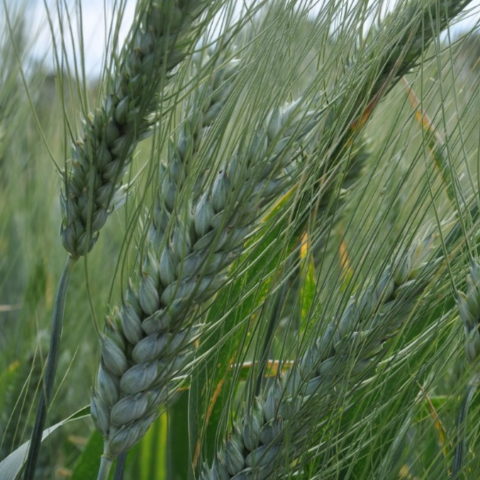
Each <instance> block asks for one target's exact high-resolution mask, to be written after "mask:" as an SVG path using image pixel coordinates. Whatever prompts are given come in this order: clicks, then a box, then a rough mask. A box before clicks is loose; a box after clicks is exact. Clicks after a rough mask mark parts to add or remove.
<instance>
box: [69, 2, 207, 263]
mask: <svg viewBox="0 0 480 480" xmlns="http://www.w3.org/2000/svg"><path fill="white" fill-rule="evenodd" d="M212 3H213V2H212V1H210V0H188V1H184V2H176V1H174V0H168V1H163V2H154V1H150V2H148V5H147V7H146V9H145V11H144V12H143V14H142V15H141V18H140V19H139V23H138V24H135V25H134V27H133V29H132V33H131V39H130V41H129V42H127V44H126V46H125V47H124V49H123V51H122V53H121V55H120V57H119V61H118V63H116V65H117V66H116V68H115V69H114V71H113V73H112V74H111V77H110V78H109V81H108V86H107V92H106V95H105V100H104V102H103V105H102V106H101V107H100V108H99V109H98V110H97V111H96V112H95V114H94V115H92V116H91V117H89V118H87V119H86V120H85V122H84V125H83V134H82V138H81V140H78V141H77V142H75V143H74V145H73V147H72V162H71V163H72V167H71V170H70V171H68V172H65V174H64V181H65V186H64V191H63V192H62V195H61V205H62V215H63V223H62V229H61V236H62V242H63V245H64V247H65V249H66V250H67V251H68V252H69V253H70V255H71V256H72V257H74V258H77V257H79V256H82V255H85V254H86V253H88V252H89V251H90V250H91V249H92V247H93V245H94V244H95V242H96V240H97V238H98V232H99V230H100V229H101V228H102V227H103V225H104V224H105V222H106V221H107V218H108V216H109V214H110V213H111V212H112V211H113V210H114V209H115V208H117V207H118V206H119V205H120V204H121V203H122V202H123V201H124V199H125V195H126V187H125V186H122V185H121V180H122V177H123V175H124V174H125V172H126V170H127V169H128V166H129V164H130V161H131V156H132V153H133V151H134V149H135V147H136V145H137V144H138V142H139V141H140V140H141V139H142V138H144V137H145V136H147V135H148V134H149V131H150V128H151V127H152V124H153V122H154V120H155V117H154V116H152V114H154V113H155V112H156V111H157V109H158V103H159V100H158V98H157V96H156V94H157V92H158V90H159V88H160V86H161V81H162V79H164V77H165V73H168V72H171V71H172V70H173V69H174V67H175V66H177V65H178V64H179V63H180V62H181V61H182V60H183V59H184V58H185V56H186V55H187V53H188V51H189V49H190V48H191V47H192V45H193V44H194V43H195V41H196V40H197V39H198V38H199V32H200V29H199V28H195V27H194V22H195V20H196V19H197V18H198V17H199V15H200V14H201V13H202V11H203V10H204V9H205V8H206V7H207V6H208V5H209V4H212Z"/></svg>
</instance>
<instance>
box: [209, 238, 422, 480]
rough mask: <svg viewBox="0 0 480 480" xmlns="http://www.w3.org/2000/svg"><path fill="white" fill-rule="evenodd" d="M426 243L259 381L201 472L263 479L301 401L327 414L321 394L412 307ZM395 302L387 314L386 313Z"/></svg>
mask: <svg viewBox="0 0 480 480" xmlns="http://www.w3.org/2000/svg"><path fill="white" fill-rule="evenodd" d="M429 248H430V239H427V240H425V241H422V242H419V243H418V244H416V245H415V246H414V248H412V249H411V250H410V251H409V252H407V253H406V254H405V255H403V256H402V257H401V258H400V260H399V261H398V262H397V264H396V265H395V268H392V267H390V268H387V269H386V270H385V271H384V273H383V275H382V276H381V277H380V279H379V280H378V281H377V282H375V283H373V284H371V286H370V287H368V288H367V289H365V290H364V291H363V293H362V294H361V295H355V296H352V297H351V299H350V301H349V303H348V305H347V306H346V308H345V310H344V311H343V313H342V314H341V316H339V318H338V320H337V321H334V322H332V323H331V324H330V325H328V327H327V328H326V329H325V331H324V333H323V334H322V335H321V336H319V337H318V338H317V340H316V341H315V343H314V344H313V346H311V347H310V348H308V349H307V351H306V352H305V353H304V355H303V356H302V357H301V358H300V359H299V360H298V361H297V362H296V365H294V367H293V368H292V370H291V371H290V372H289V373H288V374H287V375H285V376H284V377H281V378H279V379H277V380H276V381H275V382H274V384H273V385H272V384H270V386H269V387H268V388H265V389H264V391H263V392H262V393H261V395H260V396H259V397H258V398H256V399H255V402H254V403H255V404H254V407H253V411H252V410H250V411H249V412H248V413H246V414H245V415H244V416H243V418H241V420H240V422H239V423H238V424H234V426H233V428H232V430H231V431H230V433H229V434H228V437H227V438H228V439H227V440H226V441H224V443H223V445H222V447H221V448H220V449H219V450H218V451H217V453H216V456H215V460H214V462H213V465H212V466H211V467H210V468H209V467H208V466H204V469H203V471H202V473H201V475H200V479H201V480H254V479H255V480H264V479H266V478H270V475H272V474H273V472H274V470H275V469H276V468H277V467H278V466H279V465H281V464H282V462H281V461H279V460H278V459H279V458H281V457H282V456H284V455H288V458H289V459H291V455H292V453H294V452H295V449H296V448H299V445H300V444H301V442H302V436H303V435H302V433H304V432H303V431H302V426H303V427H305V425H306V423H307V422H305V419H303V420H302V418H301V415H302V413H303V412H304V410H302V407H303V405H304V404H305V403H306V402H307V401H308V402H313V403H315V404H316V405H317V406H320V407H319V408H316V410H317V411H319V413H318V415H319V417H325V416H327V415H328V411H322V408H321V407H322V400H325V399H326V398H327V397H328V396H329V395H331V394H332V392H333V391H334V389H333V387H334V386H335V385H336V384H338V381H339V380H340V379H344V380H346V381H347V385H348V384H350V385H351V384H352V383H353V382H355V381H358V379H359V378H360V377H361V376H362V375H364V374H365V373H366V372H368V371H369V370H371V369H373V368H374V366H375V365H376V364H377V363H378V361H379V359H380V352H381V350H382V348H383V344H384V342H385V341H386V339H388V338H390V337H391V336H392V335H394V334H395V332H397V331H398V329H399V328H400V327H401V325H402V323H403V321H404V320H405V318H406V316H405V315H404V313H405V309H406V308H411V306H412V304H413V301H412V300H413V299H414V298H415V296H416V294H418V293H419V292H421V291H422V287H424V285H425V283H424V280H420V279H417V278H416V276H417V274H418V272H419V269H420V268H421V264H422V261H423V257H424V256H425V254H427V253H428V251H429ZM395 309H397V312H396V313H395V314H394V315H391V314H389V312H390V313H391V312H392V311H393V310H395ZM399 310H401V311H399ZM246 411H248V410H246ZM319 420H321V418H316V420H315V421H319ZM299 426H300V427H299ZM287 432H288V434H289V435H287ZM287 437H288V438H287ZM287 443H288V447H287ZM272 478H273V477H272Z"/></svg>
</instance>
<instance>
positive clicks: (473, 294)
mask: <svg viewBox="0 0 480 480" xmlns="http://www.w3.org/2000/svg"><path fill="white" fill-rule="evenodd" d="M457 308H458V313H459V316H460V319H461V320H462V322H463V326H464V329H465V357H466V360H467V362H468V363H469V364H470V365H472V367H474V369H475V370H474V374H473V377H472V378H471V380H470V381H469V383H468V384H467V386H466V391H465V394H464V397H463V400H462V403H461V405H460V409H459V412H458V418H457V443H456V447H455V455H454V458H453V465H452V474H451V478H452V479H459V478H461V475H462V465H463V462H464V459H465V452H466V451H467V440H466V436H467V427H468V410H469V407H470V404H471V402H472V399H473V396H474V394H475V392H476V390H477V388H478V382H479V379H480V371H479V369H478V365H479V360H480V263H479V261H478V260H477V259H476V258H472V259H471V266H470V275H469V276H468V277H467V292H466V293H464V292H457Z"/></svg>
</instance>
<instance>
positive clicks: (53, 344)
mask: <svg viewBox="0 0 480 480" xmlns="http://www.w3.org/2000/svg"><path fill="white" fill-rule="evenodd" d="M75 263H76V260H75V259H74V258H73V257H71V256H70V255H69V256H68V258H67V261H66V263H65V266H64V268H63V272H62V276H61V278H60V282H59V284H58V289H57V295H56V297H55V306H54V310H53V319H52V334H51V337H50V350H49V354H48V359H47V365H46V370H45V381H44V382H43V388H42V392H41V396H40V403H39V405H38V410H37V416H36V418H35V425H34V428H33V433H32V438H31V441H30V448H29V450H28V456H27V462H26V466H25V475H24V480H32V479H33V477H34V474H35V465H36V463H37V459H38V454H39V452H40V443H41V441H42V433H43V429H44V426H45V420H46V417H47V409H48V407H49V405H50V400H51V395H52V390H53V383H54V380H55V373H56V371H57V366H58V357H59V353H60V338H61V335H62V327H63V316H64V312H65V300H66V298H67V290H68V284H69V281H70V277H71V274H72V271H73V267H74V265H75Z"/></svg>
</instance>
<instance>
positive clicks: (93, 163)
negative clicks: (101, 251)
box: [24, 0, 214, 480]
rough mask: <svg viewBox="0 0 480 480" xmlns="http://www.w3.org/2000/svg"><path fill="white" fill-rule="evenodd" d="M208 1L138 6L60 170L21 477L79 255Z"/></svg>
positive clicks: (47, 392)
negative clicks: (59, 254) (39, 359)
mask: <svg viewBox="0 0 480 480" xmlns="http://www.w3.org/2000/svg"><path fill="white" fill-rule="evenodd" d="M213 4H214V2H213V1H211V0H185V1H183V2H180V3H179V2H176V1H175V0H166V1H163V2H154V1H148V2H144V3H143V5H142V6H143V7H144V8H143V9H139V10H141V11H139V14H138V17H137V19H136V21H135V22H134V25H133V27H132V29H131V33H130V36H129V41H128V42H127V43H126V45H125V46H124V48H123V50H122V52H121V55H120V56H119V59H118V62H117V63H116V64H115V68H114V69H113V72H112V74H111V76H110V78H109V81H108V85H107V92H106V95H105V99H104V102H103V105H102V106H101V107H100V108H99V109H98V110H97V111H96V112H95V114H94V115H92V116H91V117H88V118H87V119H86V120H85V122H84V126H83V136H82V139H81V140H79V141H77V142H75V143H74V145H73V148H72V162H71V164H72V167H71V170H69V171H66V172H64V174H63V179H64V190H63V191H62V194H61V206H62V216H63V222H62V227H61V237H62V242H63V246H64V247H65V249H66V250H67V252H68V253H69V257H68V260H67V262H66V265H65V268H64V270H63V273H62V277H61V280H60V283H59V286H58V290H57V295H56V299H55V308H54V312H53V321H52V333H51V342H50V350H49V355H48V359H47V366H46V370H45V372H46V373H45V382H44V386H43V389H42V392H41V396H40V402H39V405H38V410H37V415H36V418H35V425H34V429H33V433H32V438H31V441H30V446H29V450H28V457H27V461H26V467H25V474H24V480H32V479H33V477H34V474H35V465H36V462H37V458H38V453H39V449H40V443H41V439H42V432H43V428H44V425H45V420H46V412H47V407H48V405H49V403H50V397H51V393H52V389H53V384H54V379H55V374H56V370H57V363H58V355H59V345H60V336H61V331H62V324H63V315H64V308H65V301H66V294H67V290H68V284H69V279H70V276H71V272H72V270H73V266H74V264H75V261H76V259H78V257H80V256H82V255H85V254H86V253H88V252H89V251H90V250H91V249H92V247H93V245H94V244H95V242H96V240H97V238H98V232H99V230H100V229H101V228H102V227H103V225H104V224H105V222H106V220H107V217H108V215H109V214H110V213H111V212H112V210H113V209H114V208H116V207H117V206H118V205H119V204H120V203H121V202H122V201H123V199H124V198H125V188H124V187H122V185H121V179H122V177H123V175H124V173H125V171H126V169H127V168H128V165H129V163H130V159H131V155H132V153H133V150H134V149H135V147H136V145H137V143H138V142H139V141H140V140H141V139H142V138H143V137H144V136H145V135H147V133H148V130H149V129H150V127H151V126H152V122H153V120H152V118H150V117H151V116H152V114H154V113H155V112H156V111H157V109H158V99H157V98H156V96H155V94H156V93H157V91H158V90H159V88H160V87H161V86H162V79H164V78H165V76H166V74H168V73H171V72H172V70H173V69H174V67H175V66H176V65H178V63H179V62H180V61H181V60H182V59H183V58H184V57H185V56H186V55H187V53H188V52H189V50H190V49H191V48H192V46H193V45H194V44H195V42H196V41H197V40H198V38H199V36H200V33H201V32H202V29H201V27H200V26H195V20H196V19H197V18H198V17H199V16H200V14H201V13H202V11H203V10H204V9H205V8H206V7H207V6H208V5H213Z"/></svg>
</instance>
